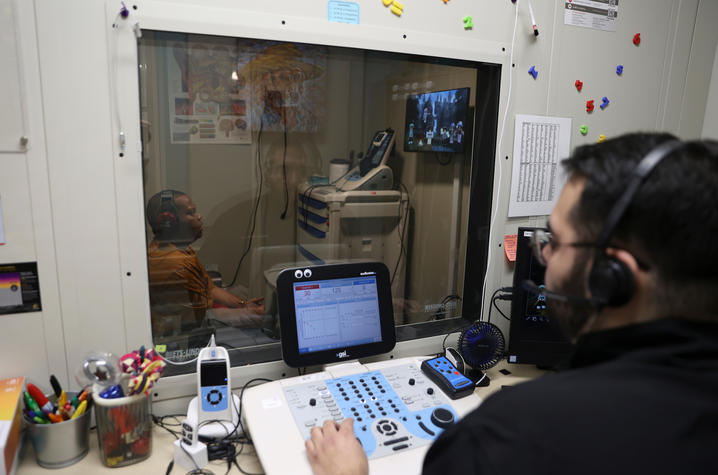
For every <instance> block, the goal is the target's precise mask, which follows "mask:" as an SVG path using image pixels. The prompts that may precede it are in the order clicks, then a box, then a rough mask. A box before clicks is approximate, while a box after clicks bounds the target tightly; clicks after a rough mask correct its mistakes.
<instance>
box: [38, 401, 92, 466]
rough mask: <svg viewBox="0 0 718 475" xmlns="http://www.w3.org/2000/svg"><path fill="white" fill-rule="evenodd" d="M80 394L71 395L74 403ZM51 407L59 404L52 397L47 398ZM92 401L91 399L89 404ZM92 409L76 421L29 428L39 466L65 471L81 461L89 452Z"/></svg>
mask: <svg viewBox="0 0 718 475" xmlns="http://www.w3.org/2000/svg"><path fill="white" fill-rule="evenodd" d="M76 395H77V393H68V394H67V397H68V399H72V398H73V397H74V396H76ZM48 399H49V400H50V402H52V403H56V402H57V397H55V395H54V394H53V395H52V396H48ZM90 403H91V398H88V404H90ZM90 409H91V408H90V407H88V408H87V410H86V411H85V412H84V413H83V414H82V415H80V416H79V417H77V418H76V419H70V420H67V421H63V422H58V423H56V424H34V423H28V424H27V426H28V427H27V433H28V436H29V437H30V441H31V442H32V445H33V447H34V448H35V457H36V458H37V463H38V465H40V466H41V467H44V468H62V467H67V466H68V465H72V464H73V463H75V462H78V461H80V460H81V459H82V458H83V457H84V456H85V455H87V452H88V450H89V448H90V444H89V438H90V419H91V417H90V415H91V410H90Z"/></svg>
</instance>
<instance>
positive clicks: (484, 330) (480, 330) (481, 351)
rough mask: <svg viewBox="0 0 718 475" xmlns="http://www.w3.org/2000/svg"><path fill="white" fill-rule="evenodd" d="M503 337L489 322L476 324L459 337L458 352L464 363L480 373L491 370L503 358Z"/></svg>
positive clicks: (497, 328)
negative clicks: (480, 371)
mask: <svg viewBox="0 0 718 475" xmlns="http://www.w3.org/2000/svg"><path fill="white" fill-rule="evenodd" d="M504 349H505V343H504V335H503V333H501V330H500V329H499V327H497V326H496V325H494V324H493V323H489V322H476V323H473V324H472V325H471V326H470V327H468V328H466V329H464V330H463V331H462V332H461V336H459V352H460V353H461V356H462V357H463V358H464V361H466V363H467V364H468V365H469V366H471V367H472V368H475V369H480V370H482V371H484V370H487V369H489V368H493V367H494V366H496V365H497V364H498V362H499V361H501V358H502V357H503V356H504Z"/></svg>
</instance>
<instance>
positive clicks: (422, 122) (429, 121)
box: [404, 87, 469, 153]
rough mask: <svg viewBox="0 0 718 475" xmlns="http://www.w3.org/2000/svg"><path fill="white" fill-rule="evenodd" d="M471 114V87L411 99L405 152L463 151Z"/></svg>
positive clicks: (407, 105)
mask: <svg viewBox="0 0 718 475" xmlns="http://www.w3.org/2000/svg"><path fill="white" fill-rule="evenodd" d="M468 111H469V88H468V87H463V88H460V89H449V90H446V91H434V92H425V93H422V94H414V95H411V96H409V97H407V99H406V124H405V125H406V127H405V129H404V151H405V152H449V153H461V152H463V151H464V144H465V143H466V119H467V114H468Z"/></svg>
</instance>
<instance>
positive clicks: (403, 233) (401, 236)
mask: <svg viewBox="0 0 718 475" xmlns="http://www.w3.org/2000/svg"><path fill="white" fill-rule="evenodd" d="M398 183H399V186H400V187H402V188H403V189H404V191H405V192H406V209H405V211H404V216H403V220H404V222H403V223H402V222H401V220H402V217H401V197H399V226H400V228H399V245H400V246H401V247H400V248H399V257H398V258H397V259H396V265H394V272H392V274H391V280H390V281H389V285H393V284H394V278H395V277H396V273H397V271H398V270H399V263H400V262H401V257H402V255H403V256H406V255H407V254H408V251H407V250H406V246H405V244H404V238H405V237H406V224H407V223H408V222H409V210H410V209H411V201H410V198H409V190H408V189H407V187H406V185H404V183H402V182H398ZM400 194H401V193H400Z"/></svg>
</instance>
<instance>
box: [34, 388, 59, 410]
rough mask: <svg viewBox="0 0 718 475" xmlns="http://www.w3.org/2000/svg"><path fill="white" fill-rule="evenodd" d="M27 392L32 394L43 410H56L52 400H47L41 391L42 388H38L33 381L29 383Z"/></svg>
mask: <svg viewBox="0 0 718 475" xmlns="http://www.w3.org/2000/svg"><path fill="white" fill-rule="evenodd" d="M27 392H29V393H30V396H32V398H33V399H34V400H35V402H37V405H38V406H40V408H41V409H42V410H43V411H49V412H54V411H55V408H54V406H53V405H52V403H51V402H50V401H48V400H47V398H46V397H45V395H44V394H43V393H42V391H40V388H38V387H37V386H35V385H34V384H32V383H27Z"/></svg>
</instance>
